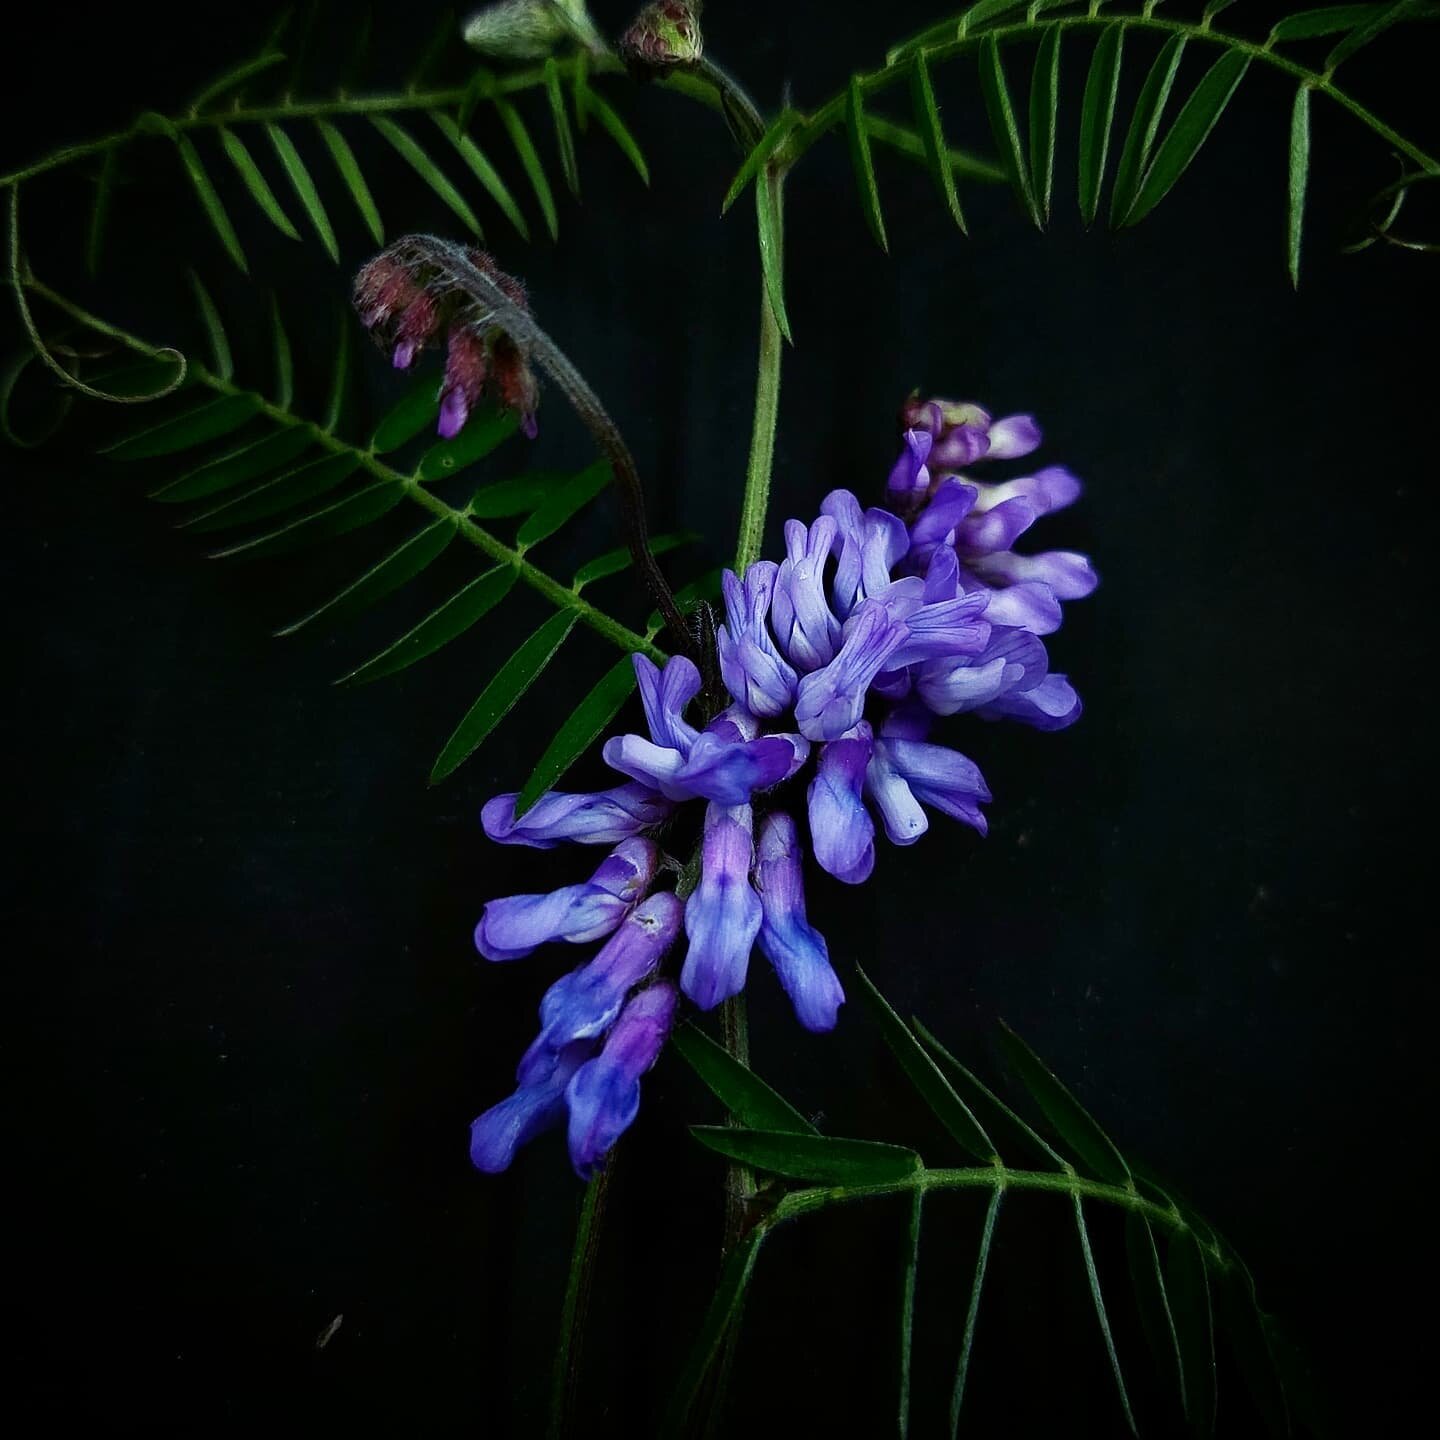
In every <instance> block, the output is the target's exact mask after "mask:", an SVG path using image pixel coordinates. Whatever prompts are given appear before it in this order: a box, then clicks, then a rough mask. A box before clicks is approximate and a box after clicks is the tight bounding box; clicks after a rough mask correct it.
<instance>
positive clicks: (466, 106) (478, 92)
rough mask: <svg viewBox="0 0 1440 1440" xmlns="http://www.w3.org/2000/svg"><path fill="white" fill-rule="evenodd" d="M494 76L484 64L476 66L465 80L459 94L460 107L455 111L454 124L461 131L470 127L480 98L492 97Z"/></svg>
mask: <svg viewBox="0 0 1440 1440" xmlns="http://www.w3.org/2000/svg"><path fill="white" fill-rule="evenodd" d="M494 95H495V77H494V76H493V75H492V74H491V73H490V72H489V71H488V70H487V69H485V67H484V66H480V67H478V68H477V69H476V70H475V71H474V72H473V73H472V74H471V76H470V78H469V79H468V80H467V81H466V82H465V89H464V91H463V92H462V93H461V96H460V108H459V109H458V110H457V111H456V112H455V124H456V126H457V127H458V128H459V129H460V130H461V131H462V132H463V131H465V130H468V129H469V128H470V121H471V119H472V118H473V117H474V114H475V109H476V107H477V106H478V105H479V104H480V102H481V100H484V99H493V98H494Z"/></svg>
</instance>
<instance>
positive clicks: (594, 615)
mask: <svg viewBox="0 0 1440 1440" xmlns="http://www.w3.org/2000/svg"><path fill="white" fill-rule="evenodd" d="M25 285H26V288H27V289H29V290H30V291H32V292H33V293H34V294H36V295H38V296H40V297H42V298H43V299H45V300H46V301H48V302H49V303H50V304H51V305H54V306H55V307H56V309H58V310H61V311H63V312H64V313H65V314H67V315H69V316H70V317H71V318H72V319H74V320H78V321H79V322H80V323H81V324H82V325H84V326H85V327H86V328H87V329H90V330H93V331H94V332H95V333H96V334H97V335H104V336H106V337H107V338H109V339H111V340H114V341H116V342H117V343H118V344H121V345H124V346H125V347H126V349H128V350H132V351H134V352H135V354H137V355H144V356H145V357H146V358H147V359H151V360H163V359H167V358H169V356H170V353H171V352H169V351H168V350H166V349H164V348H162V347H160V346H157V345H150V344H148V343H147V342H146V341H144V340H141V339H139V338H138V337H137V336H134V335H131V334H129V333H127V332H126V331H124V330H121V329H120V328H119V327H118V326H115V325H111V324H109V323H108V322H107V321H104V320H102V319H100V318H99V316H97V315H92V314H90V312H89V311H88V310H85V309H83V308H82V307H81V306H79V305H76V304H75V303H74V302H73V301H71V300H67V299H66V298H65V297H64V296H63V295H61V294H59V293H57V292H56V291H54V290H52V289H50V287H49V286H48V285H44V284H42V283H41V282H40V281H39V280H37V279H35V278H34V277H33V276H30V277H28V278H27V279H26V281H25ZM190 378H191V380H193V381H195V382H196V383H198V384H200V385H203V386H205V388H206V389H208V390H213V391H214V392H215V393H216V394H217V395H249V396H253V397H254V399H255V400H256V402H257V404H256V410H255V413H256V414H257V415H262V416H264V417H265V418H266V419H268V420H270V421H271V422H273V423H274V424H276V425H280V426H283V427H285V428H287V429H303V430H308V431H309V432H310V435H311V438H312V442H313V443H314V444H316V445H318V446H320V447H321V448H322V449H325V450H329V451H330V452H332V453H333V454H346V455H351V456H353V457H354V458H355V460H356V462H357V464H358V465H359V467H360V468H361V469H362V470H364V471H366V472H367V473H368V474H370V475H373V476H374V477H375V478H376V479H377V480H386V481H389V482H390V483H391V484H394V485H399V486H402V487H403V488H404V491H405V496H406V498H407V499H408V500H412V501H414V503H415V504H417V505H419V506H420V507H421V508H422V509H424V510H428V511H429V512H430V514H431V515H434V516H435V517H436V518H438V519H444V520H449V521H450V522H451V523H452V524H454V525H455V527H456V531H457V533H458V534H459V535H460V536H461V537H462V538H463V539H464V540H466V541H468V542H469V543H470V544H471V545H473V546H474V547H475V548H476V549H477V550H479V551H481V552H482V553H483V554H485V555H487V556H489V558H490V559H492V560H494V561H495V562H496V563H497V564H500V565H509V566H511V567H512V568H513V569H514V570H515V572H516V574H517V575H518V577H519V578H520V579H521V580H523V581H524V582H525V583H526V584H527V585H529V586H530V587H531V588H532V589H533V590H535V591H537V592H538V593H539V594H540V595H542V596H543V597H544V598H545V599H546V600H548V601H549V602H550V603H551V604H552V605H553V606H555V608H556V609H557V610H569V611H572V612H573V613H574V614H575V616H576V618H577V619H579V620H580V622H581V623H582V624H584V625H588V626H589V627H590V628H591V629H592V630H594V631H595V632H596V633H597V634H599V635H603V636H604V637H605V638H606V639H607V640H609V641H610V642H611V644H613V645H615V646H617V647H618V648H619V649H621V650H625V651H628V652H632V653H633V652H635V651H639V652H641V653H642V654H645V655H648V656H649V657H650V658H651V659H652V660H654V661H655V662H656V664H661V665H663V664H664V663H665V660H666V659H667V658H668V657H667V656H666V653H665V651H664V650H662V649H661V648H660V647H659V646H658V645H656V644H655V643H654V642H653V641H651V640H648V639H646V637H645V636H644V635H641V634H640V633H639V632H638V631H635V630H632V629H630V627H629V626H628V625H622V624H621V623H620V621H618V620H616V619H614V618H613V617H612V616H610V615H608V614H607V613H606V612H605V611H603V610H600V609H597V608H596V607H595V606H594V605H592V604H591V603H590V602H589V601H588V600H586V599H585V598H584V597H583V596H582V595H580V594H579V593H578V592H577V591H576V590H575V589H574V588H573V587H571V586H569V585H565V584H563V583H562V582H561V581H559V580H556V579H555V578H554V577H553V576H551V575H549V574H547V573H546V572H545V571H544V570H541V569H540V568H539V566H537V565H535V564H533V563H531V561H529V560H527V559H526V558H525V552H524V551H523V550H519V549H516V548H515V547H513V546H510V545H506V544H505V543H504V542H503V541H501V540H498V539H496V537H495V536H494V535H492V534H491V533H490V532H489V531H488V530H486V529H484V528H483V527H482V526H480V525H477V524H476V523H475V521H474V520H472V519H471V518H470V517H469V516H468V515H466V514H465V513H464V512H463V511H460V510H456V509H455V507H454V506H453V505H447V504H446V503H445V501H443V500H442V499H441V498H440V497H439V496H438V495H432V494H431V493H430V492H429V491H428V490H427V489H426V488H425V486H424V485H423V484H422V483H421V482H420V480H419V479H418V478H417V477H416V476H414V475H406V474H405V473H404V472H403V471H400V470H396V469H394V468H393V467H392V466H390V465H387V464H386V463H385V462H384V461H383V460H381V459H380V458H379V457H378V456H377V455H375V454H373V453H372V452H371V451H369V450H363V449H361V448H360V447H359V446H358V445H351V444H350V443H349V442H348V441H345V440H341V439H340V438H339V437H338V436H335V435H332V434H331V433H330V432H329V431H328V430H326V429H324V428H323V427H322V426H320V425H317V424H315V423H314V422H313V421H311V420H303V419H301V418H300V417H299V416H298V415H294V414H292V413H291V412H290V411H289V410H285V409H282V408H281V407H280V406H278V405H273V404H271V403H270V402H269V401H268V400H265V399H263V398H262V397H261V396H259V395H257V394H256V393H255V392H254V391H252V390H246V389H245V388H244V386H241V385H236V384H234V383H232V382H231V381H229V380H226V379H225V378H224V377H223V376H220V375H216V374H215V373H214V372H213V371H211V370H208V369H207V368H206V367H205V366H203V365H196V364H192V365H191V367H190Z"/></svg>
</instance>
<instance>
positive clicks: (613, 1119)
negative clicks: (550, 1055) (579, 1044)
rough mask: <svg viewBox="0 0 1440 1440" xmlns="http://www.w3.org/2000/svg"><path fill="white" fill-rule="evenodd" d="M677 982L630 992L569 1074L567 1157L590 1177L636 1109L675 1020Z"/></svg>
mask: <svg viewBox="0 0 1440 1440" xmlns="http://www.w3.org/2000/svg"><path fill="white" fill-rule="evenodd" d="M677 999H678V997H677V995H676V992H675V987H674V985H672V984H671V983H670V982H669V981H668V980H658V981H656V982H655V984H653V985H651V986H649V987H648V988H647V989H644V990H641V991H640V992H639V994H637V995H635V996H633V997H632V998H631V999H630V1001H629V1002H628V1003H627V1004H626V1006H625V1008H624V1009H623V1010H622V1011H621V1012H620V1018H619V1019H618V1020H617V1021H616V1022H615V1025H614V1028H613V1029H612V1030H611V1031H610V1033H609V1035H607V1036H606V1037H605V1044H604V1046H603V1047H602V1049H601V1051H600V1053H599V1054H598V1055H597V1056H595V1058H594V1059H593V1060H587V1061H586V1062H585V1063H584V1064H583V1065H581V1066H580V1068H579V1069H578V1070H576V1072H575V1073H574V1075H573V1076H572V1077H571V1079H570V1083H569V1085H568V1086H567V1087H566V1089H565V1101H566V1104H567V1105H568V1106H569V1109H570V1162H571V1164H572V1165H574V1167H575V1173H576V1174H577V1175H579V1177H580V1178H581V1179H582V1180H589V1179H590V1178H591V1177H592V1176H593V1175H594V1173H595V1171H596V1170H597V1169H598V1168H599V1166H600V1163H601V1161H603V1160H604V1158H605V1156H606V1155H607V1154H609V1152H610V1149H611V1147H612V1146H613V1145H614V1144H615V1142H616V1141H617V1140H618V1139H619V1138H620V1137H621V1135H623V1134H624V1133H625V1131H626V1130H628V1129H629V1128H630V1126H631V1124H632V1123H633V1122H634V1119H635V1116H636V1115H637V1114H638V1113H639V1110H640V1077H641V1076H642V1075H643V1074H644V1073H645V1072H646V1071H647V1070H648V1069H649V1068H650V1067H651V1066H652V1065H653V1064H654V1063H655V1061H656V1059H657V1058H658V1057H659V1054H660V1051H661V1050H662V1049H663V1048H664V1045H665V1040H666V1037H667V1036H668V1035H669V1034H670V1027H671V1026H672V1025H673V1024H674V1022H675V1007H676V1002H677Z"/></svg>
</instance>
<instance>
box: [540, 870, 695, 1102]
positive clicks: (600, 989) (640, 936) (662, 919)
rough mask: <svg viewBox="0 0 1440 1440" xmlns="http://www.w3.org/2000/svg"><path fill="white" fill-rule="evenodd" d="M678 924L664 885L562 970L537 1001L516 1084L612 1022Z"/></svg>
mask: <svg viewBox="0 0 1440 1440" xmlns="http://www.w3.org/2000/svg"><path fill="white" fill-rule="evenodd" d="M679 929H680V902H679V901H678V900H677V899H676V898H675V896H674V895H673V894H671V893H670V891H668V890H662V891H660V892H659V893H658V894H655V895H652V896H650V898H649V899H648V900H646V901H644V902H643V903H642V904H640V905H637V906H636V907H635V909H634V910H632V911H631V912H630V914H629V915H627V916H626V917H625V920H624V922H623V923H622V924H621V926H620V928H619V929H618V930H617V931H616V932H615V933H614V934H613V935H612V936H611V937H610V939H609V940H607V941H606V942H605V945H604V947H603V948H602V949H601V951H600V953H599V954H598V955H597V956H596V957H595V958H594V959H593V960H591V961H590V962H589V963H588V964H586V965H582V966H580V968H579V969H578V970H572V971H571V972H570V973H569V974H568V975H562V976H561V977H560V979H558V980H557V981H556V982H555V983H554V984H553V985H552V986H551V987H550V988H549V989H548V990H547V991H546V992H545V995H544V998H543V999H542V1000H541V1001H540V1033H539V1034H538V1035H537V1036H536V1037H535V1039H534V1040H533V1041H532V1042H531V1044H530V1048H529V1049H528V1050H527V1051H526V1052H525V1054H524V1056H522V1057H521V1060H520V1067H519V1069H518V1070H517V1071H516V1079H518V1080H519V1081H520V1083H521V1084H522V1085H525V1084H528V1083H531V1082H533V1081H535V1080H537V1079H538V1078H539V1077H541V1076H542V1075H544V1074H548V1073H549V1067H550V1066H551V1065H552V1064H554V1062H555V1057H556V1056H557V1055H558V1054H559V1053H560V1052H561V1051H562V1050H564V1048H565V1047H566V1046H567V1045H569V1044H570V1043H571V1042H572V1041H575V1040H593V1039H595V1038H596V1037H598V1036H600V1035H603V1034H604V1033H605V1032H606V1031H607V1030H608V1029H609V1028H610V1026H611V1025H612V1024H613V1023H614V1020H615V1017H616V1016H617V1015H618V1014H619V1013H620V1007H621V1005H623V1004H624V1003H625V997H626V995H628V994H629V993H630V991H631V990H633V989H634V988H635V986H636V985H638V984H639V983H640V982H641V981H642V980H644V979H645V978H646V976H648V975H650V974H651V973H652V972H653V971H654V970H655V967H656V966H657V965H659V963H660V961H661V959H662V958H663V956H664V954H665V952H666V951H667V950H668V949H669V948H670V946H671V943H672V942H673V941H674V939H675V936H676V934H677V933H678V932H679Z"/></svg>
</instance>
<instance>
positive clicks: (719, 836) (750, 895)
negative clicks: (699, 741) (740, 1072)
mask: <svg viewBox="0 0 1440 1440" xmlns="http://www.w3.org/2000/svg"><path fill="white" fill-rule="evenodd" d="M752 824H753V821H752V818H751V812H750V807H749V806H748V805H734V806H725V805H716V804H713V803H712V804H711V805H709V806H708V807H707V808H706V811H705V838H704V841H703V843H702V845H701V851H700V883H699V884H698V885H696V887H695V889H694V890H693V891H692V892H691V894H690V898H689V899H688V900H687V901H686V902H685V933H686V935H687V936H689V939H690V948H689V950H688V951H687V952H686V955H685V965H684V968H683V969H682V970H681V972H680V988H681V989H682V990H683V991H684V992H685V993H686V995H688V996H689V997H690V999H691V1000H693V1001H694V1002H695V1004H697V1005H698V1006H699V1007H700V1008H701V1009H702V1010H713V1009H714V1008H715V1006H717V1005H718V1004H719V1003H720V1002H721V1001H722V1000H728V999H729V998H730V997H731V996H732V995H738V994H739V993H740V991H741V990H743V989H744V988H745V972H746V970H747V968H748V967H749V964H750V949H751V946H753V945H754V943H755V936H756V934H757V933H758V931H759V929H760V920H761V910H760V897H759V896H758V895H756V893H755V892H754V890H752V889H751V888H750V861H751V855H752V851H753V849H754V844H753V840H752V834H753V831H752Z"/></svg>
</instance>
